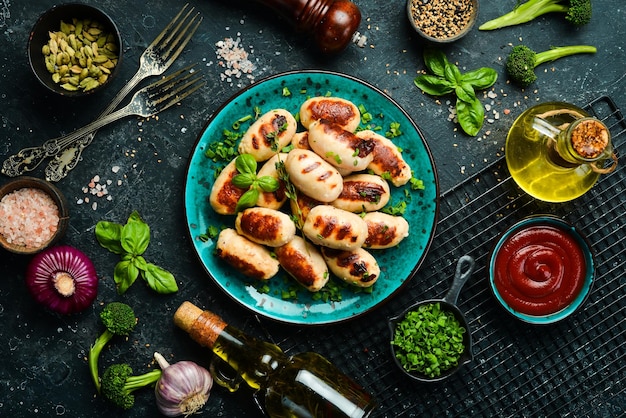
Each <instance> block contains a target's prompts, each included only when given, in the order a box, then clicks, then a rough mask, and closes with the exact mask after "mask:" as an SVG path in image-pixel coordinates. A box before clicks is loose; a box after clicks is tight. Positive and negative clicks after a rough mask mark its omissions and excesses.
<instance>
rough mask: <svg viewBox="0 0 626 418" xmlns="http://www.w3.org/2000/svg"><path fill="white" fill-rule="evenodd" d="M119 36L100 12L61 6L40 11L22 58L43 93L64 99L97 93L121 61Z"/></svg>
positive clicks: (106, 83)
mask: <svg viewBox="0 0 626 418" xmlns="http://www.w3.org/2000/svg"><path fill="white" fill-rule="evenodd" d="M121 51H122V37H121V35H120V31H119V30H118V28H117V26H116V24H115V22H114V21H113V19H111V17H109V15H107V14H106V13H105V12H104V11H102V10H101V9H99V8H97V7H94V6H89V5H87V4H81V3H67V4H61V5H57V6H54V7H52V8H51V9H49V10H47V11H46V12H44V13H43V14H42V15H41V16H40V17H39V19H38V20H37V22H36V23H35V25H34V26H33V29H32V30H31V32H30V36H29V39H28V59H29V62H30V67H31V69H32V71H33V73H34V74H35V77H36V78H37V79H38V80H39V81H40V82H41V84H43V85H44V86H45V87H46V88H47V89H48V90H50V91H53V92H55V93H57V94H60V95H62V96H67V97H81V96H85V95H90V94H93V93H95V92H98V91H101V90H102V89H103V88H105V87H106V86H107V85H109V84H110V82H111V79H112V78H113V77H114V76H115V74H116V73H117V72H118V69H119V67H120V62H121Z"/></svg>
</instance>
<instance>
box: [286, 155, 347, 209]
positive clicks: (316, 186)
mask: <svg viewBox="0 0 626 418" xmlns="http://www.w3.org/2000/svg"><path fill="white" fill-rule="evenodd" d="M285 169H286V170H287V173H288V174H289V179H290V180H291V182H292V183H293V185H294V186H296V187H297V188H298V189H299V190H300V191H301V192H302V193H304V194H306V195H307V196H309V197H311V198H313V199H315V200H319V201H320V202H332V201H333V200H335V199H337V197H338V196H339V194H340V193H341V190H342V188H343V177H341V174H339V172H338V171H337V169H336V168H335V167H333V166H332V165H330V164H328V163H327V162H326V161H324V160H323V159H322V158H321V157H320V156H319V155H317V154H316V153H314V152H313V151H309V150H303V149H294V150H291V151H290V152H289V155H287V160H286V162H285Z"/></svg>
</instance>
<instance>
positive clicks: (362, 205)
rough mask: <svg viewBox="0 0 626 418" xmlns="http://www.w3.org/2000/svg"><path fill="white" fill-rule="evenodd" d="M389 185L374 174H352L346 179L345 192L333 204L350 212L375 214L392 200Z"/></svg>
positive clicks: (344, 182)
mask: <svg viewBox="0 0 626 418" xmlns="http://www.w3.org/2000/svg"><path fill="white" fill-rule="evenodd" d="M390 196H391V193H390V191H389V184H387V182H386V181H385V179H383V178H382V177H380V176H377V175H374V174H352V175H350V176H347V177H344V179H343V190H342V191H341V194H340V195H339V197H338V198H337V199H335V200H333V201H332V202H331V205H333V206H334V207H336V208H339V209H343V210H347V211H348V212H356V213H359V212H373V211H376V210H378V209H380V208H382V207H384V206H385V205H386V204H387V203H388V202H389V199H390Z"/></svg>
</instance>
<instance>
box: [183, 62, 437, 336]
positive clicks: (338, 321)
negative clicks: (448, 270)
mask: <svg viewBox="0 0 626 418" xmlns="http://www.w3.org/2000/svg"><path fill="white" fill-rule="evenodd" d="M306 74H317V75H329V76H333V77H339V78H345V79H348V80H351V81H353V82H355V83H358V84H361V85H363V86H365V87H366V88H369V89H371V90H372V91H374V92H375V93H377V94H379V95H381V96H382V97H383V98H384V99H385V100H387V101H389V102H390V103H391V104H392V105H393V106H395V107H396V108H397V109H398V110H399V111H400V112H401V113H402V114H403V115H404V117H406V119H407V120H408V121H409V122H410V124H411V126H412V127H413V129H415V131H417V133H418V135H419V137H420V140H421V142H422V145H423V146H424V151H425V153H426V155H427V156H428V159H429V161H430V167H431V168H432V173H433V180H434V184H435V196H434V200H433V203H434V205H435V208H434V216H433V222H432V228H431V230H430V233H429V236H428V241H427V242H426V244H425V245H424V250H423V252H422V255H421V256H420V258H419V260H418V261H417V263H416V264H415V266H414V267H413V268H412V269H411V271H410V273H409V274H408V276H407V277H406V279H405V280H404V281H403V282H402V283H401V284H400V285H399V286H398V287H397V288H395V289H394V290H393V291H392V292H391V293H389V295H387V296H386V297H385V298H384V299H382V300H381V301H379V302H378V303H376V304H374V305H372V306H370V307H368V308H367V309H363V310H362V311H359V312H358V313H356V314H354V315H348V316H346V317H343V318H336V319H329V320H328V321H316V322H310V321H309V322H307V321H306V320H305V319H306V318H305V317H298V318H294V319H292V320H287V319H285V318H281V317H278V316H276V315H271V313H269V312H266V311H262V310H259V309H255V308H254V306H250V304H248V303H245V302H243V301H241V300H240V299H239V298H237V297H235V295H233V294H231V292H228V291H227V290H226V289H225V288H224V286H223V285H221V284H220V283H219V282H218V281H217V280H216V278H215V277H213V274H211V272H210V271H209V269H208V268H207V266H206V265H205V263H204V262H203V260H202V258H201V256H200V254H199V252H198V251H197V250H196V246H195V244H194V238H193V235H192V234H191V231H190V228H189V225H190V223H189V222H190V220H189V215H188V212H187V207H186V201H187V195H188V184H187V183H188V179H189V171H190V168H191V163H192V160H193V157H194V155H195V152H196V151H197V149H198V145H199V143H200V141H201V140H202V137H203V136H204V133H205V132H206V130H207V129H208V128H209V126H210V125H211V123H213V121H214V120H215V119H216V118H217V116H218V115H219V114H220V113H221V112H222V111H223V110H224V109H225V108H226V107H227V106H228V105H229V104H230V103H231V102H233V101H235V100H237V99H238V98H239V97H241V96H243V95H244V94H245V93H247V92H248V91H250V90H251V89H253V88H256V87H258V86H259V85H262V84H264V83H266V82H269V81H271V80H274V79H277V78H283V77H288V76H294V75H306ZM440 200H441V196H440V183H439V175H438V172H437V167H436V164H435V160H434V156H433V153H432V151H431V149H430V147H429V145H428V142H427V141H426V135H425V134H424V131H422V129H421V128H420V127H419V126H418V125H417V123H416V122H415V121H414V120H413V118H412V117H411V116H410V115H409V114H408V112H407V111H406V110H405V109H404V108H403V107H402V106H400V104H399V103H398V102H396V100H394V99H393V98H392V97H391V96H390V95H388V94H387V93H385V92H384V91H383V90H381V89H380V88H378V87H376V86H375V85H373V84H371V83H369V82H367V81H365V80H363V79H360V78H358V77H355V76H352V75H350V74H345V73H341V72H338V71H332V70H320V69H302V70H289V71H283V72H279V73H275V74H272V75H269V76H267V77H264V78H261V79H259V80H257V81H255V82H254V83H252V84H249V85H247V86H245V87H243V88H241V89H239V90H238V91H237V92H236V93H234V94H232V95H230V96H229V97H228V98H227V99H226V100H225V101H223V102H222V103H221V104H220V105H219V106H218V107H217V108H216V109H215V111H213V112H212V113H211V114H210V115H209V117H208V118H207V120H206V122H205V123H204V125H203V127H202V129H201V130H200V131H199V133H198V135H197V137H196V140H195V141H194V143H193V145H192V148H191V150H190V152H189V155H188V158H187V165H186V168H185V177H184V189H183V198H182V203H183V213H184V217H185V231H186V235H187V238H188V240H189V244H191V247H192V248H191V249H192V251H193V253H194V255H195V258H196V259H197V260H198V261H199V262H200V265H201V266H202V269H203V270H204V272H205V273H206V275H207V276H208V277H209V278H210V279H211V281H212V282H213V284H214V285H215V286H216V287H217V288H219V289H220V291H221V292H223V293H224V294H226V295H227V296H228V297H229V298H230V299H231V300H232V301H234V302H235V303H236V304H237V305H239V306H241V307H242V308H244V309H246V310H247V311H249V312H250V313H253V314H255V315H260V316H262V317H264V318H267V319H269V320H271V321H273V322H276V323H279V324H286V325H296V326H307V327H316V326H323V325H333V324H341V323H346V322H348V321H352V320H354V319H356V318H360V317H362V316H364V315H366V314H368V313H370V312H372V311H373V310H375V309H378V308H380V307H381V306H383V305H385V304H386V303H388V302H389V301H390V300H391V299H393V298H394V297H395V296H396V295H397V294H398V293H399V292H400V291H401V290H402V289H404V288H405V287H406V286H407V284H408V283H409V282H410V281H411V280H412V279H413V278H414V277H415V275H416V273H417V272H418V271H419V269H420V268H421V267H422V265H423V264H424V262H425V260H426V257H427V255H428V253H429V252H430V248H431V246H432V243H433V241H434V238H435V235H436V230H437V224H438V223H439V216H440V214H439V205H440Z"/></svg>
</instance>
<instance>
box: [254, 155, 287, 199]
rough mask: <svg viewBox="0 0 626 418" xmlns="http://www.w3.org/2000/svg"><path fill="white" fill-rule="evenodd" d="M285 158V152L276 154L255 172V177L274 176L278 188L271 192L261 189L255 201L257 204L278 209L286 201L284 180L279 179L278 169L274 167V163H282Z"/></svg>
mask: <svg viewBox="0 0 626 418" xmlns="http://www.w3.org/2000/svg"><path fill="white" fill-rule="evenodd" d="M286 159H287V154H286V153H280V154H276V155H274V156H273V157H272V158H270V159H269V160H267V161H266V162H265V163H264V164H263V165H262V166H261V169H260V170H259V172H258V173H257V177H263V176H271V177H274V178H275V179H277V180H278V183H279V186H278V189H276V190H275V191H273V192H263V191H261V193H259V198H258V199H257V202H256V204H257V206H261V207H264V208H270V209H280V208H281V207H282V206H283V205H284V204H285V202H286V201H287V193H286V189H285V182H284V181H282V180H281V179H280V175H279V174H278V170H277V169H276V164H277V163H279V162H283V163H284V162H285V160H286Z"/></svg>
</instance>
